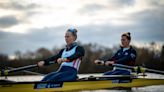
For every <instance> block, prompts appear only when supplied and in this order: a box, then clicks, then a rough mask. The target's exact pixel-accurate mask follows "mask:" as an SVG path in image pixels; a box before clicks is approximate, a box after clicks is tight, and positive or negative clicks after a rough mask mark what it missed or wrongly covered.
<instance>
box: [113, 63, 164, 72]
mask: <svg viewBox="0 0 164 92" xmlns="http://www.w3.org/2000/svg"><path fill="white" fill-rule="evenodd" d="M113 66H116V67H121V68H126V69H131V70H134V71H135V72H137V73H143V72H150V73H157V74H164V71H160V70H154V69H148V68H143V67H141V66H135V67H133V66H127V65H122V64H113Z"/></svg>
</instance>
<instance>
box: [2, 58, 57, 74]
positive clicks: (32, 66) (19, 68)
mask: <svg viewBox="0 0 164 92" xmlns="http://www.w3.org/2000/svg"><path fill="white" fill-rule="evenodd" d="M54 63H55V62H54V61H53V62H50V64H54ZM35 67H38V65H37V64H33V65H28V66H23V67H18V68H14V69H11V70H1V71H0V76H5V75H8V74H9V73H12V72H17V71H22V70H27V69H31V68H35Z"/></svg>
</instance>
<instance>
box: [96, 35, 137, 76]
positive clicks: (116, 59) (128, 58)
mask: <svg viewBox="0 0 164 92" xmlns="http://www.w3.org/2000/svg"><path fill="white" fill-rule="evenodd" d="M130 42H131V35H130V33H129V32H128V33H123V34H122V35H121V44H122V46H121V48H120V49H119V50H118V51H117V52H116V53H115V55H114V56H112V57H111V58H109V59H108V60H107V61H104V60H95V63H96V64H100V65H106V66H109V65H112V64H115V63H116V64H123V65H128V66H134V65H135V60H136V56H137V53H136V51H135V49H133V47H132V46H130ZM130 73H131V70H129V69H124V68H119V67H114V69H113V70H112V71H108V72H106V73H104V75H130Z"/></svg>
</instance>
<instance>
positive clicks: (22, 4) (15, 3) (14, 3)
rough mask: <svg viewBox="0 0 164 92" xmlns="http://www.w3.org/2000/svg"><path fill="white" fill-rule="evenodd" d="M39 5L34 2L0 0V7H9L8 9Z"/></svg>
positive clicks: (26, 8) (27, 8) (28, 7)
mask: <svg viewBox="0 0 164 92" xmlns="http://www.w3.org/2000/svg"><path fill="white" fill-rule="evenodd" d="M37 7H39V5H37V4H34V3H30V4H29V3H27V2H25V1H19V2H18V1H14V0H12V1H11V0H9V1H8V2H6V3H5V2H0V8H1V9H10V10H29V9H34V8H37Z"/></svg>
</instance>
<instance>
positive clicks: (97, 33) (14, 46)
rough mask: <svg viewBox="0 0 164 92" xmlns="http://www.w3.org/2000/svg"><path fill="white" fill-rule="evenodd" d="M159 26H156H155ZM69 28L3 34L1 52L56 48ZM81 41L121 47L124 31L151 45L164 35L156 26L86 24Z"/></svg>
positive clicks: (80, 32)
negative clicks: (121, 37) (119, 45)
mask: <svg viewBox="0 0 164 92" xmlns="http://www.w3.org/2000/svg"><path fill="white" fill-rule="evenodd" d="M155 26H156V25H154V27H155ZM66 29H67V27H66V26H60V27H54V28H53V27H52V28H42V29H31V30H30V32H29V33H27V34H16V33H7V32H1V31H0V44H1V48H0V53H2V52H3V53H7V54H11V53H14V52H15V51H17V50H20V51H23V52H25V51H27V50H30V51H35V50H36V49H38V48H40V47H46V48H48V49H52V48H53V47H54V46H61V45H63V44H65V41H64V33H65V30H66ZM77 29H78V41H80V42H82V43H97V44H100V45H104V46H110V47H112V46H113V45H118V44H120V36H121V34H122V33H124V32H131V35H132V41H133V40H135V41H137V42H143V43H149V42H152V41H155V42H164V36H163V35H164V34H163V32H161V30H156V31H153V30H154V29H153V27H144V26H134V25H133V26H132V25H129V26H119V27H118V26H113V25H110V24H104V25H86V26H79V27H78V28H77Z"/></svg>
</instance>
